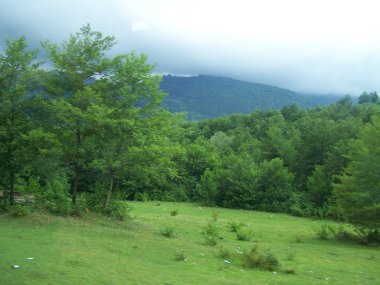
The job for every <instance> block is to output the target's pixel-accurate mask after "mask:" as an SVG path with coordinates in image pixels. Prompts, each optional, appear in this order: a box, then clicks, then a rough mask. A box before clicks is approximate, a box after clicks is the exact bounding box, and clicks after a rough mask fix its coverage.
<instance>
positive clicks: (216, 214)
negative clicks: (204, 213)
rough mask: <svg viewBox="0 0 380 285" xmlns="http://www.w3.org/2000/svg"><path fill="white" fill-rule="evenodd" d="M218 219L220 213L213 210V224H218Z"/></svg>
mask: <svg viewBox="0 0 380 285" xmlns="http://www.w3.org/2000/svg"><path fill="white" fill-rule="evenodd" d="M218 219H219V213H218V212H217V211H215V210H212V212H211V220H212V221H213V222H216V221H218Z"/></svg>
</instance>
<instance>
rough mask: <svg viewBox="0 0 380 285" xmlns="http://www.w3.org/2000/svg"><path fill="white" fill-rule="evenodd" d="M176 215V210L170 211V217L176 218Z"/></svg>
mask: <svg viewBox="0 0 380 285" xmlns="http://www.w3.org/2000/svg"><path fill="white" fill-rule="evenodd" d="M177 215H178V209H174V210H171V211H170V216H173V217H174V216H177Z"/></svg>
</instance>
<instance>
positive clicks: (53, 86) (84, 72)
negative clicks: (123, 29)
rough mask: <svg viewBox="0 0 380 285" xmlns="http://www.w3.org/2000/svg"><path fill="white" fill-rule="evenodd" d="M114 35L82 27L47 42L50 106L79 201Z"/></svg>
mask: <svg viewBox="0 0 380 285" xmlns="http://www.w3.org/2000/svg"><path fill="white" fill-rule="evenodd" d="M114 43H115V41H114V38H113V37H108V36H103V35H102V34H101V33H100V32H95V31H92V29H91V27H90V25H85V26H83V27H81V29H80V32H78V33H76V34H74V35H71V36H70V38H69V40H68V41H65V42H63V43H62V44H61V45H56V44H52V43H50V42H45V43H43V47H44V48H45V50H46V52H47V54H48V57H49V58H50V60H51V61H52V68H51V71H50V74H49V77H48V80H47V82H46V83H45V88H46V89H47V94H48V96H50V98H49V99H50V100H49V104H50V110H51V112H52V113H53V114H54V115H55V122H54V124H53V125H52V126H51V127H52V128H54V130H55V132H56V133H57V135H58V136H59V138H60V140H61V141H62V142H63V146H64V150H63V152H64V156H63V157H64V159H65V161H64V163H65V165H67V166H68V168H69V170H70V172H71V195H72V202H73V204H74V205H75V204H76V199H77V192H78V187H79V186H78V185H79V182H80V179H81V177H82V175H83V173H84V170H85V169H86V167H87V166H88V164H89V162H90V161H91V154H92V153H93V149H94V147H95V146H94V144H93V143H94V140H91V137H92V136H93V135H94V133H96V132H94V129H93V128H94V126H95V125H96V124H95V123H94V119H95V118H97V117H98V116H100V114H101V113H102V112H103V110H102V107H101V106H102V97H101V95H100V94H99V92H98V90H99V89H98V87H99V85H100V84H101V82H102V79H104V78H105V77H106V76H107V75H108V74H109V72H110V66H111V64H110V63H111V60H110V59H109V58H108V57H107V56H106V52H107V51H108V50H109V49H110V48H111V47H112V46H113V45H114Z"/></svg>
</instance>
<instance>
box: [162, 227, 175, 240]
mask: <svg viewBox="0 0 380 285" xmlns="http://www.w3.org/2000/svg"><path fill="white" fill-rule="evenodd" d="M160 235H162V236H164V237H167V238H172V237H174V236H175V235H174V228H173V227H171V226H166V227H164V228H163V229H161V230H160Z"/></svg>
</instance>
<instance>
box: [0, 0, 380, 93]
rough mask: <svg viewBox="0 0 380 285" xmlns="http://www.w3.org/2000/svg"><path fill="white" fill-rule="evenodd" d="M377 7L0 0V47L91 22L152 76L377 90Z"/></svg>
mask: <svg viewBox="0 0 380 285" xmlns="http://www.w3.org/2000/svg"><path fill="white" fill-rule="evenodd" d="M376 8H377V2H376V1H371V0H362V1H349V0H346V1H340V0H336V1H327V0H319V1H316V0H310V1H301V0H289V1H281V0H267V1H254V0H252V1H248V0H247V1H245V0H235V1H223V0H219V1H214V0H209V1H201V0H194V1H185V0H176V1H174V0H161V1H154V0H141V1H125V0H124V1H123V0H108V1H102V0H81V1H79V0H75V1H74V0H66V1H58V0H33V1H30V0H0V39H1V41H0V49H1V48H3V49H4V39H5V38H10V39H12V38H15V37H19V36H21V35H25V36H26V38H27V40H28V41H29V42H30V46H31V47H32V48H36V47H39V43H40V41H41V40H46V39H50V40H51V41H53V42H61V41H62V40H65V39H67V37H68V35H69V34H72V33H75V32H77V31H78V30H79V27H80V26H81V25H84V24H86V23H90V24H91V25H92V27H93V29H95V30H98V31H101V32H103V33H104V34H106V35H114V36H115V37H116V39H117V41H118V43H117V45H116V46H115V48H114V52H115V53H122V52H130V51H136V52H137V53H146V54H148V56H149V60H150V62H151V63H157V67H156V69H157V70H156V71H157V72H167V73H176V74H211V75H221V76H227V77H232V78H236V79H241V80H247V81H252V82H260V83H266V84H272V85H276V86H280V87H285V88H289V89H291V90H294V91H298V92H304V93H321V94H323V93H330V94H331V93H332V94H346V93H350V94H352V95H358V94H360V93H361V92H363V91H365V90H368V91H371V90H378V89H379V83H378V82H380V81H379V79H380V71H379V69H378V66H379V63H380V32H379V31H380V21H378V20H377V12H376V11H377V9H376Z"/></svg>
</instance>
